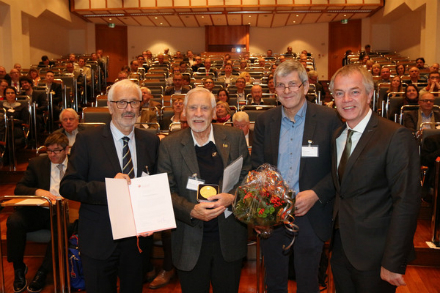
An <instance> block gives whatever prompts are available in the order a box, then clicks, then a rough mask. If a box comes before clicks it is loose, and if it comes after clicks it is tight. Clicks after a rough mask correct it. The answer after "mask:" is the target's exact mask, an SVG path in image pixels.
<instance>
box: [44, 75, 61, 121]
mask: <svg viewBox="0 0 440 293" xmlns="http://www.w3.org/2000/svg"><path fill="white" fill-rule="evenodd" d="M54 79H55V74H54V73H53V71H51V70H48V71H47V72H46V87H47V90H48V91H49V92H50V93H52V101H53V106H54V107H53V108H54V112H55V111H56V112H57V113H56V114H55V113H54V115H56V116H58V114H59V113H60V108H62V106H63V103H62V101H63V91H62V89H61V84H59V83H56V82H54Z"/></svg>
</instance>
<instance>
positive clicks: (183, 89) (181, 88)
mask: <svg viewBox="0 0 440 293" xmlns="http://www.w3.org/2000/svg"><path fill="white" fill-rule="evenodd" d="M189 90H190V88H189V87H188V86H186V85H182V75H181V74H180V73H178V74H174V76H173V85H172V86H169V87H167V88H166V89H165V95H166V96H171V95H174V94H179V95H180V94H186V93H187V92H189Z"/></svg>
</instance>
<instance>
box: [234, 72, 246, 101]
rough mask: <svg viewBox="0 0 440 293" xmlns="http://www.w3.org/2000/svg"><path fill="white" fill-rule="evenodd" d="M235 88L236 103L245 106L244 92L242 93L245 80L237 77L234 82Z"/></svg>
mask: <svg viewBox="0 0 440 293" xmlns="http://www.w3.org/2000/svg"><path fill="white" fill-rule="evenodd" d="M235 87H236V88H237V93H236V94H237V103H238V104H246V92H245V91H244V88H245V87H246V79H244V77H238V78H237V80H236V81H235Z"/></svg>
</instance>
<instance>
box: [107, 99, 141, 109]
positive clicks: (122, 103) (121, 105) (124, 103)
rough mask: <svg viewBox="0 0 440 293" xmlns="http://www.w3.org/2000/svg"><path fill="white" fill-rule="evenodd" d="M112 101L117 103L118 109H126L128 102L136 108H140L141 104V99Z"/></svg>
mask: <svg viewBox="0 0 440 293" xmlns="http://www.w3.org/2000/svg"><path fill="white" fill-rule="evenodd" d="M110 102H111V103H115V104H116V107H117V108H118V109H125V108H127V105H128V104H130V106H131V107H132V108H134V109H136V108H139V107H140V105H141V101H139V100H135V101H130V102H129V101H124V100H122V101H110Z"/></svg>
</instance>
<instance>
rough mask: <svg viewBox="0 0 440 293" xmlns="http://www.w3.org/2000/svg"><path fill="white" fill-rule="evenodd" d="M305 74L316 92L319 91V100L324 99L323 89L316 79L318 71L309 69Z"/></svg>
mask: <svg viewBox="0 0 440 293" xmlns="http://www.w3.org/2000/svg"><path fill="white" fill-rule="evenodd" d="M307 75H308V77H309V83H310V84H314V85H315V88H316V94H318V93H321V100H324V99H325V89H324V87H323V86H322V84H321V83H320V82H319V80H318V76H319V74H318V72H317V71H315V70H310V71H309V72H307Z"/></svg>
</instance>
